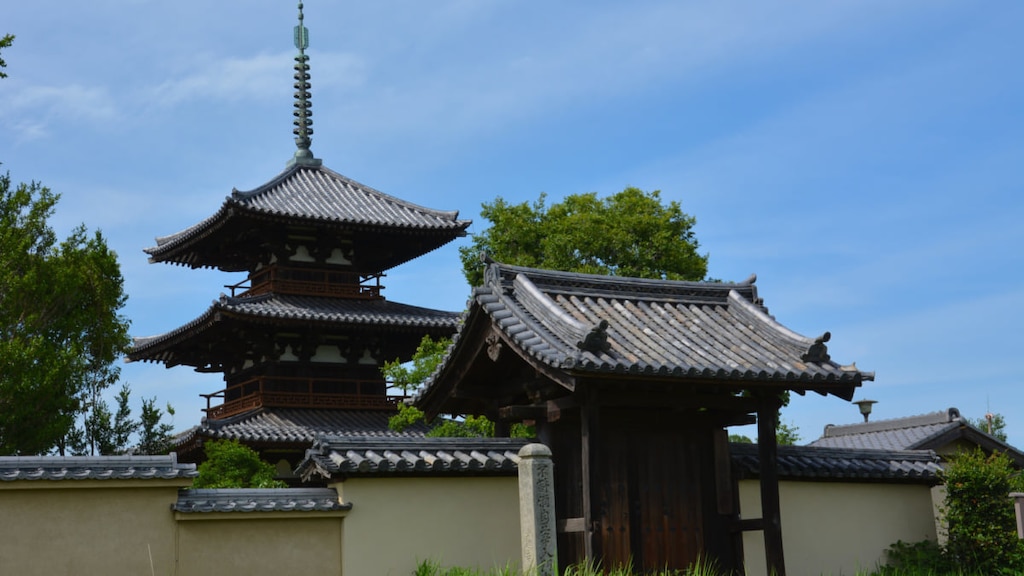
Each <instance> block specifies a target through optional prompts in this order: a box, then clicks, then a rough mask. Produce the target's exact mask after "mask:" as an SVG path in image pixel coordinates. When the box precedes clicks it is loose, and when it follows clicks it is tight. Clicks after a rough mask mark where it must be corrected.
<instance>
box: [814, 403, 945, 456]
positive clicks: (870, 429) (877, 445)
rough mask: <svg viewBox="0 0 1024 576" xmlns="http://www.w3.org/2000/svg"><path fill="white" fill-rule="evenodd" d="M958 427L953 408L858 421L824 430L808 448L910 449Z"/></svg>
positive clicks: (830, 425)
mask: <svg viewBox="0 0 1024 576" xmlns="http://www.w3.org/2000/svg"><path fill="white" fill-rule="evenodd" d="M958 426H960V412H959V411H958V410H957V409H956V408H950V409H949V410H941V411H938V412H932V413H929V414H921V415H917V416H908V417H905V418H891V419H886V420H874V421H871V422H863V423H861V422H858V423H856V424H846V425H842V426H837V425H833V424H829V425H828V426H826V427H825V431H824V434H823V435H822V437H821V438H818V439H817V440H815V441H813V442H811V445H812V446H821V447H834V448H869V449H880V450H913V449H916V448H918V447H920V446H922V445H924V444H925V443H926V442H927V441H928V440H930V439H932V438H934V437H936V436H939V435H941V434H943V433H944V432H946V431H947V430H950V429H953V428H957V427H958Z"/></svg>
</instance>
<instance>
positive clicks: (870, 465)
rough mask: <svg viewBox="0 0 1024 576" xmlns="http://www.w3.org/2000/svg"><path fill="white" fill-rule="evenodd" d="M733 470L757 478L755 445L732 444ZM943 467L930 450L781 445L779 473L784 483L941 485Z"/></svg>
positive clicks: (743, 475) (757, 463) (747, 476)
mask: <svg viewBox="0 0 1024 576" xmlns="http://www.w3.org/2000/svg"><path fill="white" fill-rule="evenodd" d="M729 449H730V451H731V453H732V463H733V469H734V470H735V471H736V472H737V474H738V475H739V477H740V478H756V477H758V475H759V474H760V459H759V457H758V449H757V445H756V444H730V446H729ZM941 470H942V468H941V466H940V465H939V458H938V456H936V454H935V452H933V451H931V450H857V449H846V448H819V447H814V446H779V447H778V471H779V477H780V478H781V479H784V480H814V481H828V480H834V481H857V482H874V481H877V482H910V483H925V484H938V483H939V482H940V479H939V473H940V472H941Z"/></svg>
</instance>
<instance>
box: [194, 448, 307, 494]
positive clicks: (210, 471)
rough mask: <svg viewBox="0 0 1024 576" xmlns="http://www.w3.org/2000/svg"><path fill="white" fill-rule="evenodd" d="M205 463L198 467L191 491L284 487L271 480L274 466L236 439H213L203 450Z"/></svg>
mask: <svg viewBox="0 0 1024 576" xmlns="http://www.w3.org/2000/svg"><path fill="white" fill-rule="evenodd" d="M204 451H205V452H206V461H205V462H203V463H202V464H200V465H199V477H198V478H196V481H195V482H193V483H192V486H193V487H194V488H286V487H287V484H285V483H284V482H281V481H280V480H274V467H273V466H272V465H271V464H270V463H269V462H264V461H263V460H260V455H259V454H257V453H256V451H255V450H253V449H252V448H249V447H248V446H244V445H242V444H239V443H238V441H237V440H214V441H212V442H207V443H206V446H205V447H204Z"/></svg>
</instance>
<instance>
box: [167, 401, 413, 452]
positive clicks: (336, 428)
mask: <svg viewBox="0 0 1024 576" xmlns="http://www.w3.org/2000/svg"><path fill="white" fill-rule="evenodd" d="M395 414H397V412H395V411H393V410H317V409H309V408H261V409H259V410H254V411H252V412H249V413H246V414H241V415H239V416H235V417H233V418H226V419H224V420H205V419H204V421H203V422H202V423H201V424H200V425H199V426H195V427H193V428H191V429H189V430H186V431H185V432H182V433H181V434H178V435H177V436H176V437H175V439H174V444H175V446H178V447H186V446H190V445H192V444H193V443H194V442H195V440H196V439H197V438H202V439H204V440H237V441H238V442H241V443H243V444H246V445H260V446H273V445H284V446H298V445H301V447H302V448H303V449H305V448H308V447H309V446H311V445H312V443H313V441H314V440H315V439H316V438H317V437H319V436H325V435H326V436H331V437H335V438H340V437H358V438H380V439H391V440H395V439H403V438H404V439H410V438H423V437H424V436H425V434H426V433H427V431H428V430H429V428H428V427H427V426H426V425H425V424H422V423H418V424H415V425H413V426H410V427H408V428H406V429H405V430H404V431H402V432H395V431H394V430H391V429H390V428H389V427H388V420H389V419H390V418H391V417H392V416H394V415H395Z"/></svg>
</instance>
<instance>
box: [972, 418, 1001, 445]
mask: <svg viewBox="0 0 1024 576" xmlns="http://www.w3.org/2000/svg"><path fill="white" fill-rule="evenodd" d="M967 422H968V423H969V424H970V425H971V426H974V427H975V428H977V429H978V430H981V431H982V432H985V433H987V434H988V435H989V436H992V437H993V438H996V439H998V440H1001V441H1003V442H1006V441H1007V436H1006V419H1005V418H1003V415H1002V414H992V422H991V424H990V423H989V420H988V418H986V417H984V416H983V417H981V418H968V419H967Z"/></svg>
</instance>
